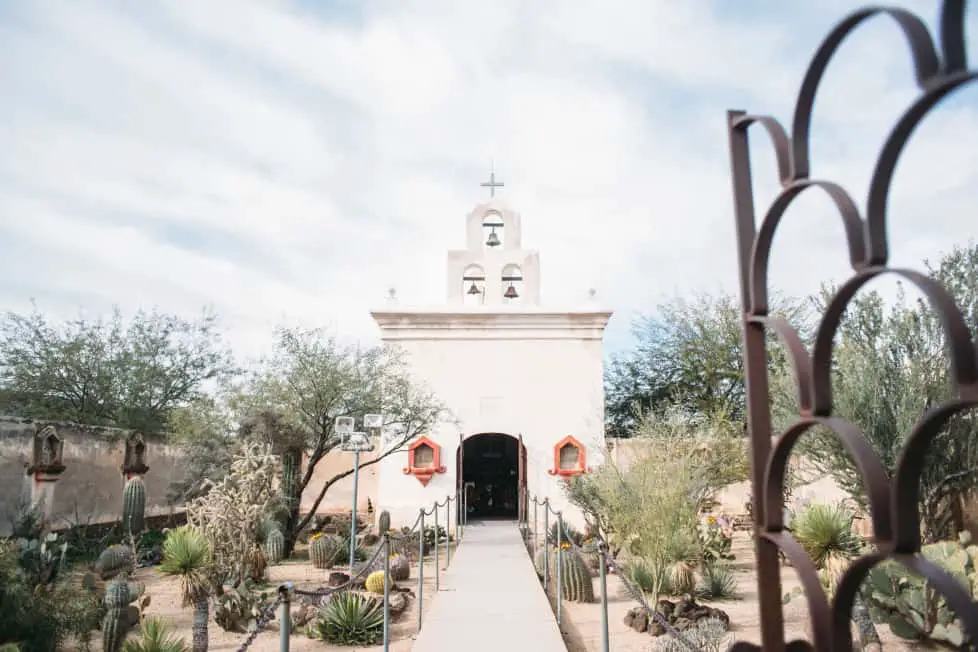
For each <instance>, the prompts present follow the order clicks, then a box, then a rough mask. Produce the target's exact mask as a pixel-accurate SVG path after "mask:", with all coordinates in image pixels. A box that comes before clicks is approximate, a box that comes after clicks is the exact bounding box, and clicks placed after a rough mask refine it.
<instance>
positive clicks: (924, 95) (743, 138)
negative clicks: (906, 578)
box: [728, 0, 978, 652]
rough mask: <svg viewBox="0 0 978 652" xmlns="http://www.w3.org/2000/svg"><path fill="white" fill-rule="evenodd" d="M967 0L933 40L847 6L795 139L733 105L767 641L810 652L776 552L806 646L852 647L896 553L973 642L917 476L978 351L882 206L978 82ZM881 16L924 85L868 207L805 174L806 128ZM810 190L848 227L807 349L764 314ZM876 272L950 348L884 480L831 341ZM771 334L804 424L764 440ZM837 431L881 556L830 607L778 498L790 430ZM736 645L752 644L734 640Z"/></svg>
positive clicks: (862, 564)
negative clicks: (909, 147)
mask: <svg viewBox="0 0 978 652" xmlns="http://www.w3.org/2000/svg"><path fill="white" fill-rule="evenodd" d="M965 8H966V2H965V0H945V2H944V3H943V5H942V13H941V18H940V24H939V34H938V36H939V38H938V39H936V43H935V38H934V37H932V35H931V33H930V32H929V30H928V28H927V26H926V25H925V24H924V22H923V21H922V20H921V19H920V18H919V17H918V16H917V15H916V14H914V13H912V12H909V11H906V10H903V9H898V8H887V7H870V8H866V9H861V10H858V11H855V12H853V13H852V14H850V15H849V16H848V17H846V18H845V19H844V20H843V21H842V22H840V23H839V24H838V25H837V26H836V27H835V28H834V29H833V30H832V31H831V32H830V33H829V35H828V37H826V39H825V40H824V41H823V42H822V44H821V45H820V46H819V48H818V50H817V51H816V53H815V56H814V58H813V59H812V61H811V63H810V65H809V67H808V70H807V72H806V73H805V76H804V79H803V80H802V85H801V90H800V92H799V94H798V98H797V101H796V104H795V108H794V115H793V116H792V122H791V131H790V134H789V132H788V131H786V130H785V128H784V127H782V126H781V124H780V123H779V122H778V121H777V120H776V119H774V118H773V117H771V116H766V115H753V114H748V113H746V112H744V111H730V112H728V134H729V140H730V143H729V144H730V158H731V172H732V177H733V194H734V214H735V220H736V230H737V247H738V255H739V266H740V289H741V296H742V302H743V314H744V367H745V374H746V382H747V415H748V425H749V430H750V441H751V464H752V472H751V473H752V477H751V482H752V486H753V492H754V493H753V510H754V521H755V522H754V532H755V537H756V561H757V576H758V579H757V581H758V594H759V599H760V616H761V642H762V648H763V649H764V650H783V649H788V650H811V649H812V645H810V644H809V643H808V642H807V641H791V642H790V643H788V644H787V646H786V644H785V640H784V619H783V611H782V603H781V580H780V562H779V558H778V557H779V555H778V553H779V551H780V552H782V553H783V554H784V555H785V556H786V557H787V558H788V560H789V561H790V562H791V564H792V565H793V567H794V570H795V572H797V574H798V576H799V578H800V579H801V582H802V587H803V590H804V594H805V597H806V598H807V601H808V610H809V614H810V619H811V630H812V637H813V641H812V642H813V644H814V649H815V650H819V651H823V650H824V651H828V650H832V651H839V652H848V651H849V650H851V649H852V647H853V641H852V635H851V631H850V618H851V612H852V607H853V602H854V600H855V598H856V595H857V593H858V591H859V587H860V585H861V584H862V582H863V580H864V579H865V577H866V575H867V573H868V572H869V571H870V570H871V569H872V567H873V566H874V565H876V564H878V563H879V562H881V561H883V560H884V559H887V558H889V559H893V560H895V561H897V562H899V563H901V564H903V565H904V566H906V567H907V568H908V569H909V570H912V571H914V572H916V573H918V574H919V575H921V576H924V577H926V578H927V579H928V581H929V582H930V583H931V586H932V587H934V589H936V590H937V591H938V592H939V593H941V594H942V595H943V596H944V597H945V599H946V600H947V602H948V604H949V605H950V606H951V608H952V609H953V610H954V611H955V613H956V614H957V615H958V617H959V618H960V619H961V620H962V622H963V624H964V626H965V629H966V630H967V632H968V634H969V635H970V639H971V640H972V641H978V606H976V604H975V603H974V602H972V600H971V597H970V595H969V592H968V591H965V590H964V589H963V588H962V587H961V585H960V584H958V583H957V582H956V581H955V580H954V578H953V577H952V576H951V575H949V574H948V573H947V572H945V571H944V570H942V569H941V568H940V567H939V566H937V565H935V564H933V563H931V562H928V561H926V560H924V559H922V558H921V557H919V556H918V555H916V554H915V553H917V552H919V550H920V545H921V538H920V530H919V528H920V525H919V524H920V514H919V511H918V498H919V495H918V494H919V483H918V481H919V477H920V474H921V471H922V467H923V462H924V458H925V455H924V453H925V452H926V451H927V449H928V447H929V446H930V445H931V442H932V441H933V440H934V438H935V436H936V435H937V434H938V432H939V431H940V430H941V428H942V426H943V425H944V424H945V423H946V422H947V420H948V419H949V418H950V417H951V416H952V415H954V414H955V413H958V412H960V411H962V410H965V409H967V408H970V407H974V406H976V405H978V356H976V343H974V342H972V340H971V335H970V333H969V330H968V325H967V324H966V323H965V320H964V317H963V315H962V313H961V311H960V310H959V309H958V307H957V306H956V305H955V303H954V300H953V299H952V297H951V296H950V294H949V293H948V292H947V291H946V290H945V289H944V288H943V287H942V286H941V285H940V284H939V283H937V282H936V281H934V280H933V279H931V278H930V277H928V276H926V275H924V274H921V273H919V272H916V271H913V270H909V269H898V268H892V267H888V266H887V259H888V255H889V244H888V242H887V205H888V202H889V192H890V184H891V181H892V179H893V174H894V170H895V169H896V165H897V162H898V161H899V159H900V155H901V153H902V152H903V149H904V146H905V145H906V144H907V142H908V140H909V139H910V136H911V134H912V133H913V131H914V129H915V128H916V127H917V125H918V124H920V122H921V121H922V120H923V119H924V118H925V117H926V116H927V114H928V113H929V112H930V110H931V109H933V108H934V106H936V105H937V104H938V102H939V101H940V100H941V99H942V98H943V97H945V96H947V95H948V94H949V93H951V92H952V91H954V90H955V89H956V88H959V87H960V86H962V85H964V84H966V83H968V82H970V81H973V80H974V79H976V78H978V72H976V71H969V70H968V69H967V56H966V43H965V36H964V27H965V20H964V19H965ZM876 15H883V16H885V17H887V18H889V19H891V20H894V21H895V22H896V23H897V25H898V26H899V28H900V30H901V32H902V35H903V37H904V39H905V40H906V41H907V45H908V46H909V49H910V52H911V55H912V60H913V68H914V71H913V72H914V75H915V76H916V80H917V85H918V87H919V88H920V94H919V95H918V96H917V98H916V99H915V100H914V101H913V102H912V103H911V104H910V106H909V107H908V108H907V109H906V111H905V112H904V113H903V115H902V116H901V117H900V118H899V120H898V121H897V122H896V124H895V125H894V126H893V128H892V131H891V132H890V133H889V135H888V137H887V138H886V140H885V142H884V143H883V147H882V150H881V152H880V154H879V157H878V159H877V160H876V163H875V168H874V170H873V175H872V179H871V183H870V188H869V194H868V198H867V202H866V210H865V214H863V213H862V212H861V211H860V209H859V208H858V207H857V205H856V202H855V201H854V200H853V199H852V197H851V196H850V195H849V194H848V193H847V192H846V190H845V189H844V188H843V187H842V186H841V185H839V184H837V183H835V182H832V181H829V180H825V179H818V178H813V177H812V175H811V169H810V163H811V162H810V160H809V151H810V147H809V145H810V141H809V137H810V130H811V121H812V108H813V104H814V101H815V96H816V91H817V90H818V87H819V84H820V82H821V80H822V75H823V73H824V72H825V70H826V68H827V66H828V63H829V61H830V60H831V59H832V57H833V55H834V54H835V52H836V51H837V50H838V48H839V46H840V45H841V44H842V42H843V41H844V40H845V39H846V38H847V37H848V36H849V35H850V34H851V33H852V32H854V31H855V30H856V29H857V28H858V27H859V26H860V25H861V24H862V23H863V22H864V21H866V20H867V19H869V18H872V17H874V16H876ZM755 124H756V125H759V126H761V127H762V128H763V129H764V131H765V132H766V133H767V135H768V137H769V138H770V140H771V142H772V144H773V149H774V153H775V156H776V157H777V169H778V175H779V181H780V185H781V190H780V192H779V194H778V195H777V197H775V199H774V200H773V201H772V203H771V204H770V206H768V207H767V209H766V210H764V211H763V215H762V219H761V220H760V222H759V223H758V222H757V220H756V218H755V208H754V192H753V183H752V180H751V166H750V151H749V145H748V137H747V133H748V129H749V128H750V127H751V126H752V125H755ZM808 188H817V189H819V190H820V191H822V192H824V193H825V194H827V195H828V196H829V198H830V199H831V200H832V202H833V204H834V205H835V207H836V209H837V212H838V217H839V219H840V220H841V221H842V224H843V227H844V229H845V235H846V242H847V245H848V251H849V260H850V263H851V267H852V270H853V274H852V276H851V277H850V278H849V279H848V280H847V281H846V282H845V283H844V284H843V285H842V286H841V287H840V288H839V290H838V292H837V293H836V294H835V296H834V297H832V299H831V301H830V302H829V303H828V307H827V308H826V311H825V314H824V315H823V316H822V319H821V322H820V323H819V326H818V329H817V333H816V337H815V342H814V345H813V348H812V351H811V352H810V353H809V351H808V350H807V349H806V347H805V345H804V344H803V343H802V339H801V337H800V336H799V334H798V332H797V331H796V330H795V329H794V328H792V326H791V325H789V324H788V323H787V322H786V321H784V320H783V319H780V318H778V317H775V316H772V315H770V314H769V307H770V306H769V297H768V282H767V275H768V262H769V259H770V254H771V247H772V243H773V239H774V234H775V231H776V230H777V227H778V224H779V223H780V222H781V221H782V219H783V217H784V214H785V212H786V211H787V209H788V208H789V206H790V205H791V203H792V201H793V200H794V199H795V198H796V197H798V195H800V194H801V193H802V192H803V191H804V190H807V189H808ZM882 274H895V275H897V276H899V277H901V278H902V279H903V280H904V281H906V282H908V283H910V284H912V285H914V286H915V287H917V288H918V289H919V290H920V291H921V292H922V293H923V294H924V295H925V296H926V297H927V298H928V299H929V301H930V305H931V306H932V307H933V309H934V310H935V312H936V313H937V314H938V315H939V316H940V318H941V320H942V322H943V325H944V328H945V331H946V336H947V349H948V357H949V364H950V369H951V378H952V381H953V388H954V396H953V398H951V399H949V400H947V401H945V402H944V403H942V404H940V405H938V406H936V407H933V408H931V409H930V410H929V411H928V412H927V413H926V414H925V415H924V416H923V417H922V418H921V419H920V420H919V421H918V422H917V424H916V425H915V426H914V428H913V431H912V432H911V433H910V434H909V436H908V438H907V442H906V445H905V446H904V449H903V453H902V455H901V457H900V459H899V460H898V462H897V465H896V468H895V469H894V470H893V475H892V478H891V477H890V475H889V473H888V471H887V469H885V468H884V466H883V464H882V463H881V461H880V459H879V457H878V456H877V455H876V453H875V452H874V451H873V449H872V447H871V446H870V445H869V443H868V442H867V441H866V439H865V438H864V437H863V435H862V433H861V432H860V431H859V429H858V428H857V427H856V426H855V425H853V424H852V423H849V422H848V421H846V420H845V419H842V418H840V417H838V416H833V414H832V382H831V375H830V374H831V366H832V341H833V337H834V335H835V333H836V331H837V329H838V328H839V325H840V322H841V320H842V315H843V312H844V311H845V308H846V306H847V305H848V303H849V301H850V300H851V299H852V298H853V297H854V296H855V294H856V293H857V292H858V291H859V289H860V288H862V287H863V286H864V285H865V284H866V283H867V282H869V281H870V280H872V279H873V278H875V277H877V276H880V275H882ZM769 330H770V331H771V332H773V334H775V335H777V337H778V339H779V340H780V343H781V346H783V347H784V349H785V350H786V352H787V354H788V356H789V357H790V359H791V362H792V365H793V368H794V372H795V380H796V391H797V397H798V403H799V405H800V406H801V409H800V413H799V416H798V419H797V420H796V421H795V422H794V423H793V424H791V425H790V426H789V427H788V428H787V429H786V430H785V431H784V432H782V433H779V434H778V436H777V437H775V438H774V439H772V435H773V434H774V433H772V425H771V414H770V409H769V405H770V401H769V399H770V396H769V389H768V377H767V348H766V346H767V345H766V338H765V336H766V333H767V332H768V331H769ZM816 425H820V426H824V427H825V428H827V429H828V430H830V431H832V432H833V433H834V434H835V435H836V436H837V437H838V438H839V441H840V442H841V443H842V444H843V445H844V446H845V447H846V449H847V450H848V451H849V453H850V455H852V457H853V459H854V460H855V462H856V465H857V466H858V468H859V472H860V474H861V476H862V479H863V482H864V486H865V487H866V491H867V494H868V495H867V498H868V501H867V503H868V505H869V508H870V516H871V520H872V525H873V535H874V541H875V546H876V548H875V551H874V552H873V553H871V554H867V555H865V556H863V557H861V558H859V559H857V560H855V561H854V563H853V564H852V565H851V567H850V568H849V569H848V570H847V572H846V573H845V575H844V576H843V578H842V580H841V582H840V584H839V586H838V587H837V589H836V593H835V598H834V599H833V601H832V602H831V603H830V602H829V600H828V598H827V597H826V594H825V592H824V591H823V590H822V586H821V583H820V582H819V579H818V575H817V573H816V570H815V567H814V565H813V563H812V561H811V559H810V558H809V557H808V556H807V555H806V554H805V552H804V550H803V549H802V548H801V547H800V546H799V545H798V543H797V542H796V541H795V540H794V538H793V537H792V536H791V534H790V533H789V532H787V531H786V530H785V529H784V522H783V512H782V504H781V496H782V493H781V491H782V486H783V484H784V480H785V470H786V466H787V464H788V460H789V458H790V456H791V453H792V448H793V447H794V445H795V443H796V442H797V441H798V438H799V437H800V436H801V435H802V434H803V433H805V432H806V431H807V430H809V429H810V428H812V427H813V426H816ZM734 649H735V650H740V651H747V650H757V649H759V648H758V646H756V645H753V644H749V643H737V644H736V645H735V646H734Z"/></svg>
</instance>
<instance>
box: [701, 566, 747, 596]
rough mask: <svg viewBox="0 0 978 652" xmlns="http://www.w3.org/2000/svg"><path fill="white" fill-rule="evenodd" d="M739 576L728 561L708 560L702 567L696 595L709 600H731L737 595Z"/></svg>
mask: <svg viewBox="0 0 978 652" xmlns="http://www.w3.org/2000/svg"><path fill="white" fill-rule="evenodd" d="M736 594H737V578H736V577H734V574H733V568H731V566H730V564H729V563H726V562H722V561H721V562H717V561H714V562H707V563H705V564H703V565H702V566H701V567H700V581H699V584H697V586H696V595H698V596H699V597H701V598H704V599H707V600H729V599H731V598H734V597H736Z"/></svg>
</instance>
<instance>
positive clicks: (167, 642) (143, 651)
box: [122, 618, 190, 652]
mask: <svg viewBox="0 0 978 652" xmlns="http://www.w3.org/2000/svg"><path fill="white" fill-rule="evenodd" d="M122 652H190V648H188V647H187V643H186V642H185V641H184V640H183V639H182V638H176V637H175V636H173V635H172V634H171V633H170V629H169V628H168V627H167V626H166V624H165V623H164V622H163V621H162V620H160V619H158V618H145V619H143V622H142V624H141V625H140V626H139V638H135V639H129V640H128V641H126V642H125V643H124V644H123V646H122Z"/></svg>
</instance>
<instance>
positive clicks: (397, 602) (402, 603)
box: [388, 593, 408, 615]
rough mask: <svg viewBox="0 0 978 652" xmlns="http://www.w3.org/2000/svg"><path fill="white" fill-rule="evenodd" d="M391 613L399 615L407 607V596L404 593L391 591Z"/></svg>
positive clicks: (389, 599) (389, 602)
mask: <svg viewBox="0 0 978 652" xmlns="http://www.w3.org/2000/svg"><path fill="white" fill-rule="evenodd" d="M388 604H389V605H390V611H391V614H393V615H397V614H399V613H401V612H403V611H404V610H405V609H407V604H408V600H407V596H405V595H404V594H403V593H391V594H390V597H389V598H388Z"/></svg>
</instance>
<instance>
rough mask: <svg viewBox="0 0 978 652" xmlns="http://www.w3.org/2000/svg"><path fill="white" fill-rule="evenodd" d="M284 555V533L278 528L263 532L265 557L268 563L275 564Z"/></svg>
mask: <svg viewBox="0 0 978 652" xmlns="http://www.w3.org/2000/svg"><path fill="white" fill-rule="evenodd" d="M284 556H285V535H284V534H282V531H281V530H279V529H270V530H268V532H267V533H266V534H265V557H266V559H267V560H268V563H269V564H277V563H279V562H280V561H282V558H283V557H284Z"/></svg>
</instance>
